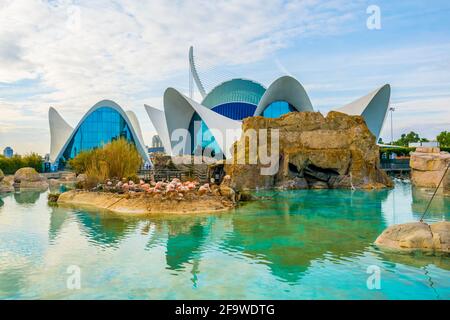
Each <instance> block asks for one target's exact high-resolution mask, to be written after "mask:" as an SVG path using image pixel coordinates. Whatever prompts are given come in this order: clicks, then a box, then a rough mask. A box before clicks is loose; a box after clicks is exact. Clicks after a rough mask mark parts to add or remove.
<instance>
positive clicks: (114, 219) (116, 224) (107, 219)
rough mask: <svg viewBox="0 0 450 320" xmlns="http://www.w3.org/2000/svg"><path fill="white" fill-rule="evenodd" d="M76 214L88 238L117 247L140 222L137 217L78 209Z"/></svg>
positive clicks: (100, 243) (98, 243)
mask: <svg viewBox="0 0 450 320" xmlns="http://www.w3.org/2000/svg"><path fill="white" fill-rule="evenodd" d="M75 215H76V216H77V218H78V221H79V222H80V225H81V227H82V229H84V230H85V233H86V235H87V237H88V240H90V241H91V242H93V243H94V244H97V245H106V246H110V247H117V244H118V243H119V242H120V241H121V240H122V239H124V238H125V237H126V236H127V234H129V233H130V232H132V231H133V230H134V229H135V228H136V226H137V225H138V223H139V220H138V219H135V218H124V217H118V216H111V214H108V213H106V214H103V213H90V212H85V211H77V212H75Z"/></svg>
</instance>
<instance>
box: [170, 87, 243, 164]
mask: <svg viewBox="0 0 450 320" xmlns="http://www.w3.org/2000/svg"><path fill="white" fill-rule="evenodd" d="M164 112H165V114H166V123H167V129H168V132H169V133H172V132H174V131H175V130H176V129H185V130H186V132H188V130H189V124H190V122H191V119H192V116H193V115H194V113H195V112H197V113H198V115H199V116H200V118H201V119H202V120H203V121H204V122H205V124H206V125H207V126H208V128H209V129H210V130H212V131H211V133H212V134H213V135H214V130H217V132H220V134H221V135H222V137H223V139H216V142H217V144H218V146H219V147H220V148H221V150H222V152H223V153H224V154H225V156H229V154H230V150H227V146H231V144H232V143H233V142H234V141H225V137H227V130H234V131H235V132H238V134H237V135H238V136H240V133H241V131H242V129H241V122H240V121H236V120H233V119H230V118H227V117H225V116H222V115H220V114H218V113H216V112H214V111H212V110H210V109H208V108H206V107H205V106H202V105H201V104H199V103H197V102H195V101H194V100H192V99H190V98H188V97H186V96H185V95H183V94H181V93H180V92H178V91H177V90H176V89H173V88H168V89H167V90H166V91H165V93H164ZM168 115H170V116H168ZM192 138H193V137H192ZM184 141H185V142H186V146H185V148H184V150H190V145H188V143H189V142H190V139H186V137H185V139H184ZM172 150H173V146H172Z"/></svg>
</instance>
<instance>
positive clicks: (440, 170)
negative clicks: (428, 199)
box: [409, 147, 450, 193]
mask: <svg viewBox="0 0 450 320" xmlns="http://www.w3.org/2000/svg"><path fill="white" fill-rule="evenodd" d="M409 165H410V167H411V182H412V184H413V185H414V186H416V187H422V188H436V187H437V186H438V184H439V182H440V181H441V179H442V176H443V175H444V172H445V169H446V168H447V166H449V165H450V153H448V152H444V151H440V149H439V148H426V147H418V148H417V149H416V151H415V152H411V159H410V163H409ZM441 188H443V190H444V191H445V192H446V193H448V192H450V170H449V171H447V175H446V177H445V178H444V180H443V181H442V185H441Z"/></svg>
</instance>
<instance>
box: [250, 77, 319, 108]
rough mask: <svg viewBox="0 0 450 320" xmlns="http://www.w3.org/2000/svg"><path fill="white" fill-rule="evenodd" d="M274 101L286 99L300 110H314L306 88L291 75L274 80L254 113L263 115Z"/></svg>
mask: <svg viewBox="0 0 450 320" xmlns="http://www.w3.org/2000/svg"><path fill="white" fill-rule="evenodd" d="M274 101H286V102H288V103H289V104H291V105H292V106H293V107H294V108H295V109H297V110H298V111H314V110H313V107H312V104H311V100H310V99H309V97H308V94H307V93H306V90H305V88H303V86H302V85H301V84H300V82H298V81H297V80H296V79H295V78H293V77H291V76H283V77H280V78H278V79H276V80H275V81H274V82H272V84H271V85H270V86H269V88H267V90H266V92H265V93H264V95H263V96H262V98H261V100H260V101H259V103H258V107H257V108H256V110H255V114H254V115H255V116H260V115H262V114H263V112H264V110H265V109H266V108H267V106H268V105H270V104H271V103H272V102H274Z"/></svg>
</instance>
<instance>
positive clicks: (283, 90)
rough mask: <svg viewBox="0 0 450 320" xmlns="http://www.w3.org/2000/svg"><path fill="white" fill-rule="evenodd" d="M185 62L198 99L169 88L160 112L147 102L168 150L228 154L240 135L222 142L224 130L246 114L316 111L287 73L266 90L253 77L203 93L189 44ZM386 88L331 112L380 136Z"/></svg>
mask: <svg viewBox="0 0 450 320" xmlns="http://www.w3.org/2000/svg"><path fill="white" fill-rule="evenodd" d="M189 63H190V68H191V74H192V78H193V80H194V82H195V84H196V86H197V88H198V90H199V92H200V94H201V96H202V101H201V102H197V101H194V100H193V99H191V98H189V97H187V96H185V95H183V94H182V93H180V92H179V91H177V90H176V89H173V88H168V89H167V90H166V91H165V93H164V100H163V110H160V109H157V108H154V107H151V106H148V105H145V108H146V111H147V113H148V115H149V117H150V120H151V122H152V123H153V126H154V127H155V129H156V131H157V133H158V135H159V137H160V138H161V141H162V143H163V145H164V149H165V150H166V152H167V153H168V154H171V155H181V154H198V153H197V151H198V150H199V149H200V150H204V149H206V148H211V149H213V150H214V152H220V153H222V154H223V155H225V157H227V155H228V154H229V152H230V150H227V147H228V146H230V145H231V144H232V143H233V142H234V141H235V140H237V139H239V136H240V135H239V134H236V135H235V136H234V139H235V140H234V141H226V143H225V141H224V140H225V139H223V137H225V136H226V130H227V129H234V130H235V132H237V133H239V132H240V131H239V130H241V122H242V120H243V119H244V118H246V117H251V116H263V117H269V118H275V117H280V116H281V115H283V114H285V113H288V112H296V111H303V112H311V111H314V109H313V105H312V103H311V100H310V99H309V97H308V94H307V93H306V90H305V89H304V87H303V86H302V85H301V84H300V83H299V82H298V81H297V80H296V79H294V78H293V77H291V76H282V77H280V78H278V79H276V80H275V81H274V82H273V83H272V84H271V85H270V86H269V87H267V88H266V87H264V86H263V85H262V84H260V83H257V82H255V81H251V80H246V79H232V80H229V81H225V82H223V83H221V84H219V85H217V86H216V87H215V88H213V89H212V90H211V91H210V92H209V93H207V92H206V90H205V88H204V86H203V84H202V82H201V79H200V77H199V75H198V73H197V68H196V66H195V62H194V56H193V49H192V47H191V48H190V50H189ZM390 91H391V90H390V86H389V85H388V84H386V85H384V86H382V87H381V88H379V89H376V90H374V91H373V92H371V93H369V94H368V95H366V96H364V97H362V98H359V99H357V100H355V101H353V102H351V103H350V104H348V105H345V106H343V107H340V108H336V109H334V111H339V112H343V113H347V114H349V115H361V116H362V117H363V118H364V119H365V121H366V123H367V126H368V128H369V130H370V131H371V132H372V133H373V135H374V136H375V138H376V139H377V140H378V137H379V135H380V132H381V128H382V127H383V123H384V120H385V117H386V113H387V110H388V106H389V99H390Z"/></svg>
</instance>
